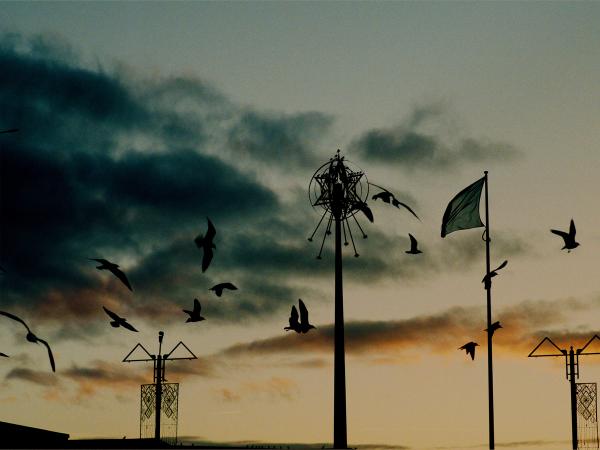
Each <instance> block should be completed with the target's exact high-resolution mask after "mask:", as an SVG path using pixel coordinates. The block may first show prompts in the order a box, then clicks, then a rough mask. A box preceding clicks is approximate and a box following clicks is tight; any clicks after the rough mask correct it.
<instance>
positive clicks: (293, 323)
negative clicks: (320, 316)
mask: <svg viewBox="0 0 600 450" xmlns="http://www.w3.org/2000/svg"><path fill="white" fill-rule="evenodd" d="M298 317H299V316H298V310H297V309H296V306H295V305H294V306H292V312H291V313H290V318H289V322H290V326H289V327H285V328H284V330H285V331H290V330H294V331H295V332H296V333H300V323H299V322H298Z"/></svg>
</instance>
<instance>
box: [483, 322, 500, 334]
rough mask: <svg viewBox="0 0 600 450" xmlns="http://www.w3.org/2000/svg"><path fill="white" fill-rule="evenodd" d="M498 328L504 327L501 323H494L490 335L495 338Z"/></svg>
mask: <svg viewBox="0 0 600 450" xmlns="http://www.w3.org/2000/svg"><path fill="white" fill-rule="evenodd" d="M498 328H502V325H500V322H499V321H496V322H494V323H493V324H491V325H490V328H489V329H490V334H491V335H492V336H493V335H494V331H496V330H497V329H498ZM487 330H488V329H487V328H486V329H485V330H483V331H487Z"/></svg>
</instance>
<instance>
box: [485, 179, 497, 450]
mask: <svg viewBox="0 0 600 450" xmlns="http://www.w3.org/2000/svg"><path fill="white" fill-rule="evenodd" d="M483 173H484V174H485V175H484V178H485V268H486V274H487V279H488V280H491V278H490V213H489V205H488V171H487V170H485V171H484V172H483ZM486 293H487V348H488V407H489V438H490V450H493V449H494V371H493V367H492V284H491V283H489V284H488V286H487V289H486Z"/></svg>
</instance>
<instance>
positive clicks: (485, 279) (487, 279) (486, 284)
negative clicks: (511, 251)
mask: <svg viewBox="0 0 600 450" xmlns="http://www.w3.org/2000/svg"><path fill="white" fill-rule="evenodd" d="M507 264H508V261H506V260H505V261H504V262H503V263H502V264H500V265H499V266H498V267H496V268H495V269H494V270H492V271H491V272H490V273H489V274H486V275H485V277H483V279H482V280H481V282H482V283H483V287H484V289H489V288H490V287H491V286H492V278H494V277H495V276H496V275H498V271H499V270H500V269H504V268H505V267H506V265H507Z"/></svg>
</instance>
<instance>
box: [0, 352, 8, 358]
mask: <svg viewBox="0 0 600 450" xmlns="http://www.w3.org/2000/svg"><path fill="white" fill-rule="evenodd" d="M0 356H3V357H4V358H8V357H9V356H8V355H7V354H6V353H2V352H0Z"/></svg>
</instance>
